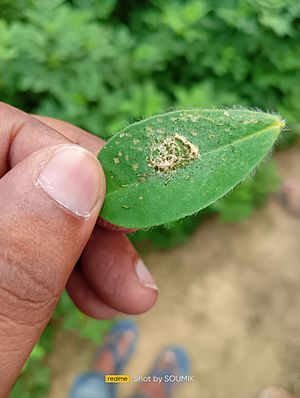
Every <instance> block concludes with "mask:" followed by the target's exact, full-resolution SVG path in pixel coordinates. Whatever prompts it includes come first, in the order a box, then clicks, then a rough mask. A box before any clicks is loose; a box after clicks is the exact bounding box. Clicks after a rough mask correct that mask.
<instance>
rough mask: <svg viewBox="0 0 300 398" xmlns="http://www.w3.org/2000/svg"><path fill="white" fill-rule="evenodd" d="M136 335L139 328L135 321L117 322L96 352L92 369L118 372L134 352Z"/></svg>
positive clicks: (109, 372) (102, 371)
mask: <svg viewBox="0 0 300 398" xmlns="http://www.w3.org/2000/svg"><path fill="white" fill-rule="evenodd" d="M136 337H137V330H136V325H135V323H134V322H133V321H130V320H121V321H119V322H117V323H116V324H115V326H114V327H113V328H112V330H111V331H110V333H109V334H108V335H107V336H106V338H105V341H104V345H103V346H102V347H101V348H100V349H99V351H98V352H97V353H96V355H95V357H94V360H93V362H92V366H91V370H92V371H93V372H101V373H102V374H118V373H119V372H120V371H121V370H122V369H123V367H124V366H125V365H126V363H127V362H128V360H129V359H130V357H131V355H132V353H133V350H134V348H135V343H136Z"/></svg>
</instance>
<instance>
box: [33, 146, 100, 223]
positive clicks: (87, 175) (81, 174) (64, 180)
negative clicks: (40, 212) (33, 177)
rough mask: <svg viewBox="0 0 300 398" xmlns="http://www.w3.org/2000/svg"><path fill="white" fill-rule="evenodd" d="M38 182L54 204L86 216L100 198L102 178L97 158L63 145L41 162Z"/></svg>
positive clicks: (82, 150)
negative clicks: (41, 166) (42, 163)
mask: <svg viewBox="0 0 300 398" xmlns="http://www.w3.org/2000/svg"><path fill="white" fill-rule="evenodd" d="M38 184H39V186H41V187H42V188H43V189H44V191H45V192H46V193H47V194H48V195H49V196H51V197H52V198H53V199H54V200H55V201H56V202H57V203H59V204H60V205H61V206H63V207H64V208H65V209H67V210H69V211H70V212H72V213H74V214H75V215H77V216H80V217H88V216H89V215H90V214H91V212H92V210H93V209H94V207H95V205H96V204H97V203H98V201H103V197H104V191H105V179H104V174H103V171H102V168H101V166H100V164H99V161H98V160H97V158H96V157H95V156H93V155H92V154H91V153H90V152H88V151H87V150H85V149H83V148H81V147H80V146H76V145H64V146H61V147H60V148H59V149H57V150H55V151H54V153H53V154H52V155H51V157H50V158H49V159H48V160H47V161H46V162H45V163H44V165H43V168H42V171H41V173H40V175H39V177H38Z"/></svg>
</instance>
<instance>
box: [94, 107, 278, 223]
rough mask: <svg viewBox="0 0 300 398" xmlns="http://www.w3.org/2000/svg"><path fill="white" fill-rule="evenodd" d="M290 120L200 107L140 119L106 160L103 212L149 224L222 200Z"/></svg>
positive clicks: (115, 141) (106, 150) (107, 150)
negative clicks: (284, 120)
mask: <svg viewBox="0 0 300 398" xmlns="http://www.w3.org/2000/svg"><path fill="white" fill-rule="evenodd" d="M283 127H284V122H283V121H282V120H281V119H280V117H279V116H277V115H272V114H268V113H263V112H254V111H250V110H247V109H232V110H231V109H228V110H217V109H211V110H209V109H193V110H181V111H174V112H169V113H165V114H163V115H158V116H154V117H151V118H149V119H146V120H142V121H140V122H138V123H134V124H132V125H131V126H128V127H127V128H125V130H123V131H121V132H120V133H118V134H116V135H115V136H114V137H113V138H111V139H110V140H109V141H108V143H107V144H106V145H105V146H104V147H103V148H102V150H101V151H100V153H99V155H98V158H99V160H100V162H101V164H102V167H103V169H104V172H105V175H106V179H107V192H106V198H105V201H104V205H103V208H102V210H101V213H100V215H101V217H102V218H103V219H104V220H106V221H108V222H110V223H112V224H116V225H118V226H122V227H125V228H146V227H151V226H154V225H159V224H163V223H166V222H169V221H174V220H177V219H179V218H182V217H184V216H187V215H190V214H193V213H196V212H197V211H199V210H201V209H203V208H204V207H207V206H208V205H210V204H211V203H213V202H215V201H216V200H217V199H219V198H221V197H222V196H223V195H225V194H226V193H227V192H228V191H230V190H231V189H232V188H233V187H234V186H235V185H236V184H238V183H239V182H240V181H241V180H242V179H243V178H244V177H245V176H246V175H247V174H249V173H250V172H251V171H252V170H253V169H254V168H255V167H256V166H257V165H258V164H259V163H260V162H261V161H262V159H263V158H264V157H265V156H266V154H268V152H269V151H270V149H271V148H272V146H273V144H274V143H275V141H276V139H277V138H278V136H279V134H280V131H281V129H282V128H283Z"/></svg>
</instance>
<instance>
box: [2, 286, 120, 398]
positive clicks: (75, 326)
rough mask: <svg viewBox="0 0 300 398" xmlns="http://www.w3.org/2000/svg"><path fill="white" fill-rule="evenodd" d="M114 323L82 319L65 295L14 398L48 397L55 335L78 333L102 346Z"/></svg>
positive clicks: (32, 355) (19, 383) (26, 367)
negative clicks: (58, 331)
mask: <svg viewBox="0 0 300 398" xmlns="http://www.w3.org/2000/svg"><path fill="white" fill-rule="evenodd" d="M112 323H113V321H101V322H99V321H97V320H95V319H92V318H88V317H87V316H85V315H83V313H82V312H80V311H79V310H78V309H77V308H75V307H74V305H73V303H72V301H71V299H70V298H69V296H68V295H67V293H66V292H64V293H63V295H62V296H61V298H60V301H59V304H58V306H57V307H56V310H55V312H54V314H53V317H52V319H51V321H50V323H49V324H48V326H47V328H46V330H45V331H44V333H43V335H42V336H41V338H40V341H39V342H38V344H37V345H36V346H35V348H34V350H33V351H32V353H31V355H30V358H29V359H28V361H27V362H26V364H25V366H24V368H23V371H22V373H21V375H20V377H19V378H18V380H17V382H16V384H15V386H14V388H13V391H12V393H11V395H10V397H11V398H20V397H22V398H33V397H34V398H42V397H45V396H46V394H47V392H48V390H49V387H50V383H51V375H50V370H49V368H48V366H47V354H48V353H50V352H52V351H53V349H54V343H55V341H54V337H55V331H56V330H61V331H64V332H65V333H66V335H67V333H68V332H76V333H77V335H79V336H80V337H81V338H82V340H83V342H82V343H83V344H84V341H90V342H93V343H95V345H99V344H100V345H101V343H102V340H103V335H104V333H105V332H107V331H108V330H109V329H110V327H111V325H112Z"/></svg>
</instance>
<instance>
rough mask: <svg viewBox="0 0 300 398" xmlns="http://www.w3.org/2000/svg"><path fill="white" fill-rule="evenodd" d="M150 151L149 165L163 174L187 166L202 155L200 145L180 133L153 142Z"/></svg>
mask: <svg viewBox="0 0 300 398" xmlns="http://www.w3.org/2000/svg"><path fill="white" fill-rule="evenodd" d="M149 151H150V155H149V156H148V157H147V163H148V166H149V167H151V168H152V169H154V170H155V171H156V172H159V173H161V174H169V173H170V172H172V171H174V170H176V169H179V168H182V167H184V166H187V165H188V164H190V163H191V162H193V161H195V160H197V159H198V158H199V156H200V152H199V148H198V146H197V145H195V144H193V143H191V142H190V141H189V140H188V139H187V138H186V137H183V136H182V135H179V134H178V133H175V135H174V136H170V137H168V138H166V139H164V140H161V141H159V142H154V143H152V144H151V145H149Z"/></svg>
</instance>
